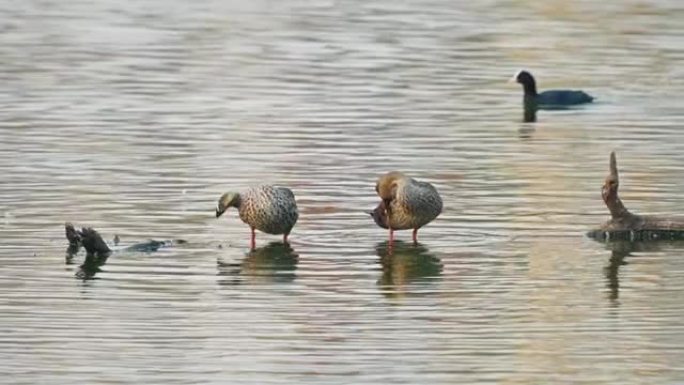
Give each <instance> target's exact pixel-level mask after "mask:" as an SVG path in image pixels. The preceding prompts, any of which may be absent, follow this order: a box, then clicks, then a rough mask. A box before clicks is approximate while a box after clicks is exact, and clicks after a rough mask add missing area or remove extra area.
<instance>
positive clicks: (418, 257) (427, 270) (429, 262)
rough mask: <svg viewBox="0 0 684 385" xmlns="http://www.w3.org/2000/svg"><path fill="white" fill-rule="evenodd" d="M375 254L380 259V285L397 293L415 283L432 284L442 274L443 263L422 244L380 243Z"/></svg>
mask: <svg viewBox="0 0 684 385" xmlns="http://www.w3.org/2000/svg"><path fill="white" fill-rule="evenodd" d="M375 252H376V254H377V255H378V257H380V265H381V266H382V276H381V277H380V280H378V285H380V286H382V287H385V288H388V289H393V290H394V291H395V292H397V291H405V290H403V288H404V287H405V286H406V285H408V284H410V283H415V282H431V281H433V280H435V279H436V278H438V277H439V276H440V275H441V273H442V268H443V266H442V262H441V261H440V260H439V258H437V257H436V256H435V255H434V254H432V253H431V252H430V250H429V249H428V248H427V247H425V246H424V245H423V244H421V243H416V244H414V243H406V242H403V241H398V240H395V241H394V243H393V244H390V243H389V242H388V241H385V242H381V243H378V244H377V245H376V246H375Z"/></svg>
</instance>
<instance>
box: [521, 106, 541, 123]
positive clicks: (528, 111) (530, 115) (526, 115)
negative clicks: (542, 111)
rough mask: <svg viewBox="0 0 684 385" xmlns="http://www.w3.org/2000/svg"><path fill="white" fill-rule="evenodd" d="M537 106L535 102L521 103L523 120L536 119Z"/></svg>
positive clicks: (528, 121)
mask: <svg viewBox="0 0 684 385" xmlns="http://www.w3.org/2000/svg"><path fill="white" fill-rule="evenodd" d="M538 110H539V106H537V103H535V102H525V103H523V122H525V123H533V122H536V121H537V111H538Z"/></svg>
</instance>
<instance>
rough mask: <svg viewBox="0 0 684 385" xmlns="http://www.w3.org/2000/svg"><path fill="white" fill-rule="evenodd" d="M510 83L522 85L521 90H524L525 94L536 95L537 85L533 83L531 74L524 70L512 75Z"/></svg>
mask: <svg viewBox="0 0 684 385" xmlns="http://www.w3.org/2000/svg"><path fill="white" fill-rule="evenodd" d="M511 81H515V82H517V83H520V84H522V86H523V88H524V89H525V94H531V95H536V94H537V84H536V83H535V81H534V77H532V74H531V73H529V72H527V71H525V70H520V71H518V72H517V73H516V74H515V75H513V77H512V78H511Z"/></svg>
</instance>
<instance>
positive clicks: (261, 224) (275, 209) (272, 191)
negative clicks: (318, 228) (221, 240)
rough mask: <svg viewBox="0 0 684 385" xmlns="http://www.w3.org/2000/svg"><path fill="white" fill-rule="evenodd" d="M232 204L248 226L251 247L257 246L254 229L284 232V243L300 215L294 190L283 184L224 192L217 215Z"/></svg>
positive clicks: (272, 232)
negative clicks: (240, 191)
mask: <svg viewBox="0 0 684 385" xmlns="http://www.w3.org/2000/svg"><path fill="white" fill-rule="evenodd" d="M231 207H235V208H237V210H238V214H239V216H240V219H241V220H242V221H243V222H244V223H246V224H247V225H249V228H250V230H251V241H250V248H251V249H254V248H255V246H256V234H255V230H259V231H261V232H264V233H267V234H283V242H285V243H287V242H288V239H287V238H288V236H289V235H290V232H291V231H292V228H293V227H294V225H295V223H297V218H299V213H298V211H297V202H296V201H295V196H294V193H292V191H291V190H290V189H288V188H286V187H274V186H257V187H252V188H249V189H248V190H247V191H246V192H244V193H236V192H227V193H225V194H223V195H222V196H221V198H219V201H218V205H217V206H216V218H218V217H220V216H221V215H222V214H223V213H224V212H225V211H226V210H228V209H229V208H231Z"/></svg>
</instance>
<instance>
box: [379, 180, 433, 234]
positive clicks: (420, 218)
mask: <svg viewBox="0 0 684 385" xmlns="http://www.w3.org/2000/svg"><path fill="white" fill-rule="evenodd" d="M375 191H376V192H377V193H378V195H379V196H380V198H381V199H382V202H381V203H380V205H379V206H378V207H376V208H375V210H374V211H373V212H372V213H371V216H372V217H373V219H374V220H375V223H376V224H378V225H379V226H380V227H383V228H385V227H386V228H388V229H389V241H390V242H392V241H393V240H394V230H408V229H413V242H418V229H420V228H421V227H423V226H425V225H427V224H428V223H430V222H432V220H434V219H435V218H437V216H438V215H439V214H440V213H441V212H442V198H441V197H440V196H439V193H438V192H437V189H435V187H434V186H432V185H431V184H430V183H426V182H419V181H417V180H415V179H413V178H410V177H408V176H406V175H404V174H402V173H400V172H398V171H392V172H389V173H387V174H385V175H383V176H381V177H380V178H379V179H378V182H377V184H376V185H375Z"/></svg>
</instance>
